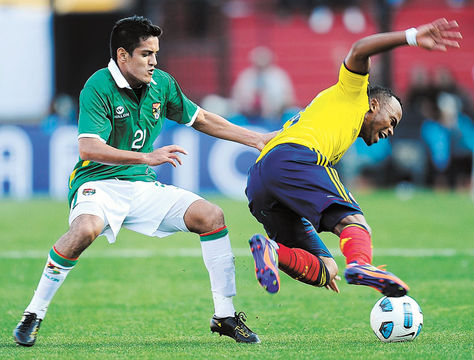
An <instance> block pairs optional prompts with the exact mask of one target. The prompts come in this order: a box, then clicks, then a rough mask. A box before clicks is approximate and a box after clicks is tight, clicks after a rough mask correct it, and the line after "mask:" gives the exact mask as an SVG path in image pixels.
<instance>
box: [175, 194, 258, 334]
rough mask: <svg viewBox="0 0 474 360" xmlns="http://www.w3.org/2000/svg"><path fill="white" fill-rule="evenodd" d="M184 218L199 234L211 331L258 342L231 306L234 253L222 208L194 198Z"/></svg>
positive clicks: (233, 283)
mask: <svg viewBox="0 0 474 360" xmlns="http://www.w3.org/2000/svg"><path fill="white" fill-rule="evenodd" d="M184 222H185V224H186V227H187V228H188V229H189V230H190V231H191V232H194V233H197V234H199V237H200V240H201V249H202V256H203V259H204V264H205V265H206V268H207V270H208V272H209V278H210V280H211V291H212V297H213V300H214V316H213V317H212V318H211V323H210V326H211V332H217V333H218V334H220V335H226V336H229V337H231V338H232V339H234V340H235V341H237V342H244V343H258V342H260V339H259V338H258V336H257V334H255V333H254V332H253V331H252V330H250V329H249V328H248V327H247V326H246V325H245V323H244V322H245V321H246V317H245V314H244V313H242V312H239V313H238V314H237V313H236V311H235V309H234V304H233V301H232V298H233V297H234V296H235V294H236V288H235V265H234V255H233V253H232V248H231V245H230V239H229V235H228V230H227V227H226V225H225V221H224V214H223V212H222V210H221V209H220V208H219V207H218V206H217V205H214V204H211V203H210V202H208V201H206V200H203V199H201V200H197V201H195V202H194V203H192V204H191V205H190V206H189V208H188V210H187V211H186V213H185V215H184Z"/></svg>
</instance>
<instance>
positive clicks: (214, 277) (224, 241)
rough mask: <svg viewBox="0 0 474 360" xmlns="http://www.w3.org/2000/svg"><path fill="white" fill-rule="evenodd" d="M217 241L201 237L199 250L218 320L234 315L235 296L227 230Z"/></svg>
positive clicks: (232, 255)
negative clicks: (233, 298) (207, 273)
mask: <svg viewBox="0 0 474 360" xmlns="http://www.w3.org/2000/svg"><path fill="white" fill-rule="evenodd" d="M225 233H226V234H225V235H224V236H223V237H221V238H218V239H212V240H204V239H205V238H206V236H201V249H202V257H203V259H204V264H205V265H206V268H207V271H208V272H209V278H210V280H211V291H212V298H213V300H214V315H215V316H217V317H219V318H224V317H228V316H234V315H235V308H234V304H233V302H232V297H233V296H235V294H236V288H235V263H234V259H235V258H234V254H233V253H232V248H231V246H230V239H229V235H227V229H226V231H225Z"/></svg>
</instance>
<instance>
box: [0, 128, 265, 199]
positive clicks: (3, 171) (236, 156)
mask: <svg viewBox="0 0 474 360" xmlns="http://www.w3.org/2000/svg"><path fill="white" fill-rule="evenodd" d="M253 129H254V130H256V131H260V132H265V131H266V130H265V129H261V128H260V129H258V128H253ZM170 144H177V145H180V146H182V147H184V148H185V149H186V150H187V151H188V153H189V155H183V156H181V158H182V160H183V165H182V166H178V167H177V168H173V167H172V166H171V165H170V164H164V165H161V166H158V167H155V170H156V172H157V175H158V180H159V181H161V182H162V183H165V184H173V185H175V186H178V187H182V188H184V189H187V190H191V191H193V192H217V193H221V194H223V195H226V196H229V197H232V198H243V197H244V196H245V195H244V189H245V184H246V178H247V170H248V168H249V167H250V165H251V164H252V163H253V162H254V161H255V159H256V158H257V154H258V152H257V150H255V149H251V148H249V147H246V146H243V145H240V144H237V143H233V142H229V141H224V140H219V139H215V138H212V137H210V136H207V135H205V134H202V133H199V132H197V131H195V130H193V129H189V128H186V127H183V126H171V127H170V128H168V129H166V130H165V131H164V132H163V133H162V134H161V135H160V136H159V137H158V139H157V141H156V142H155V147H160V146H165V145H170ZM77 159H78V148H77V127H76V126H63V127H59V128H57V129H56V130H54V132H52V133H51V134H47V133H44V132H43V131H42V130H41V129H40V128H39V127H37V126H16V125H15V126H13V125H5V126H0V184H1V186H0V197H7V196H8V197H12V198H19V199H26V198H30V197H32V196H34V195H50V196H52V197H55V198H59V199H65V198H66V194H67V181H68V178H69V174H70V173H71V171H72V169H73V167H74V165H75V164H76V162H77Z"/></svg>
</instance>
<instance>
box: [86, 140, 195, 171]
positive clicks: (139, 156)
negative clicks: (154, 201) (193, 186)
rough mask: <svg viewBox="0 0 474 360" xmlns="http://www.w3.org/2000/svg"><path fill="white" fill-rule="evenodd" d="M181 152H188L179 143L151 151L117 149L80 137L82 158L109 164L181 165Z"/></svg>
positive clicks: (98, 141)
mask: <svg viewBox="0 0 474 360" xmlns="http://www.w3.org/2000/svg"><path fill="white" fill-rule="evenodd" d="M179 153H181V154H185V155H186V154H187V152H186V150H185V149H183V148H182V147H181V146H178V145H168V146H163V147H161V148H158V149H155V150H153V151H152V152H150V153H144V152H139V151H128V150H120V149H116V148H114V147H112V146H110V145H107V144H104V143H103V142H102V141H100V140H99V139H96V138H89V137H83V138H80V139H79V156H80V157H81V159H82V160H90V161H95V162H99V163H102V164H107V165H133V164H147V165H150V166H157V165H161V164H164V163H169V164H171V165H173V166H174V167H176V166H177V164H179V165H181V158H180V157H179V155H178V154H179Z"/></svg>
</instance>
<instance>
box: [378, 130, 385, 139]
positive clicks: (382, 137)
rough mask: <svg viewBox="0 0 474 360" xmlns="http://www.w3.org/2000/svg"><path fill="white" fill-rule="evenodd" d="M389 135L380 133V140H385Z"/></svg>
mask: <svg viewBox="0 0 474 360" xmlns="http://www.w3.org/2000/svg"><path fill="white" fill-rule="evenodd" d="M386 137H387V135H385V134H384V133H383V132H381V131H380V132H379V139H385V138H386Z"/></svg>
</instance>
